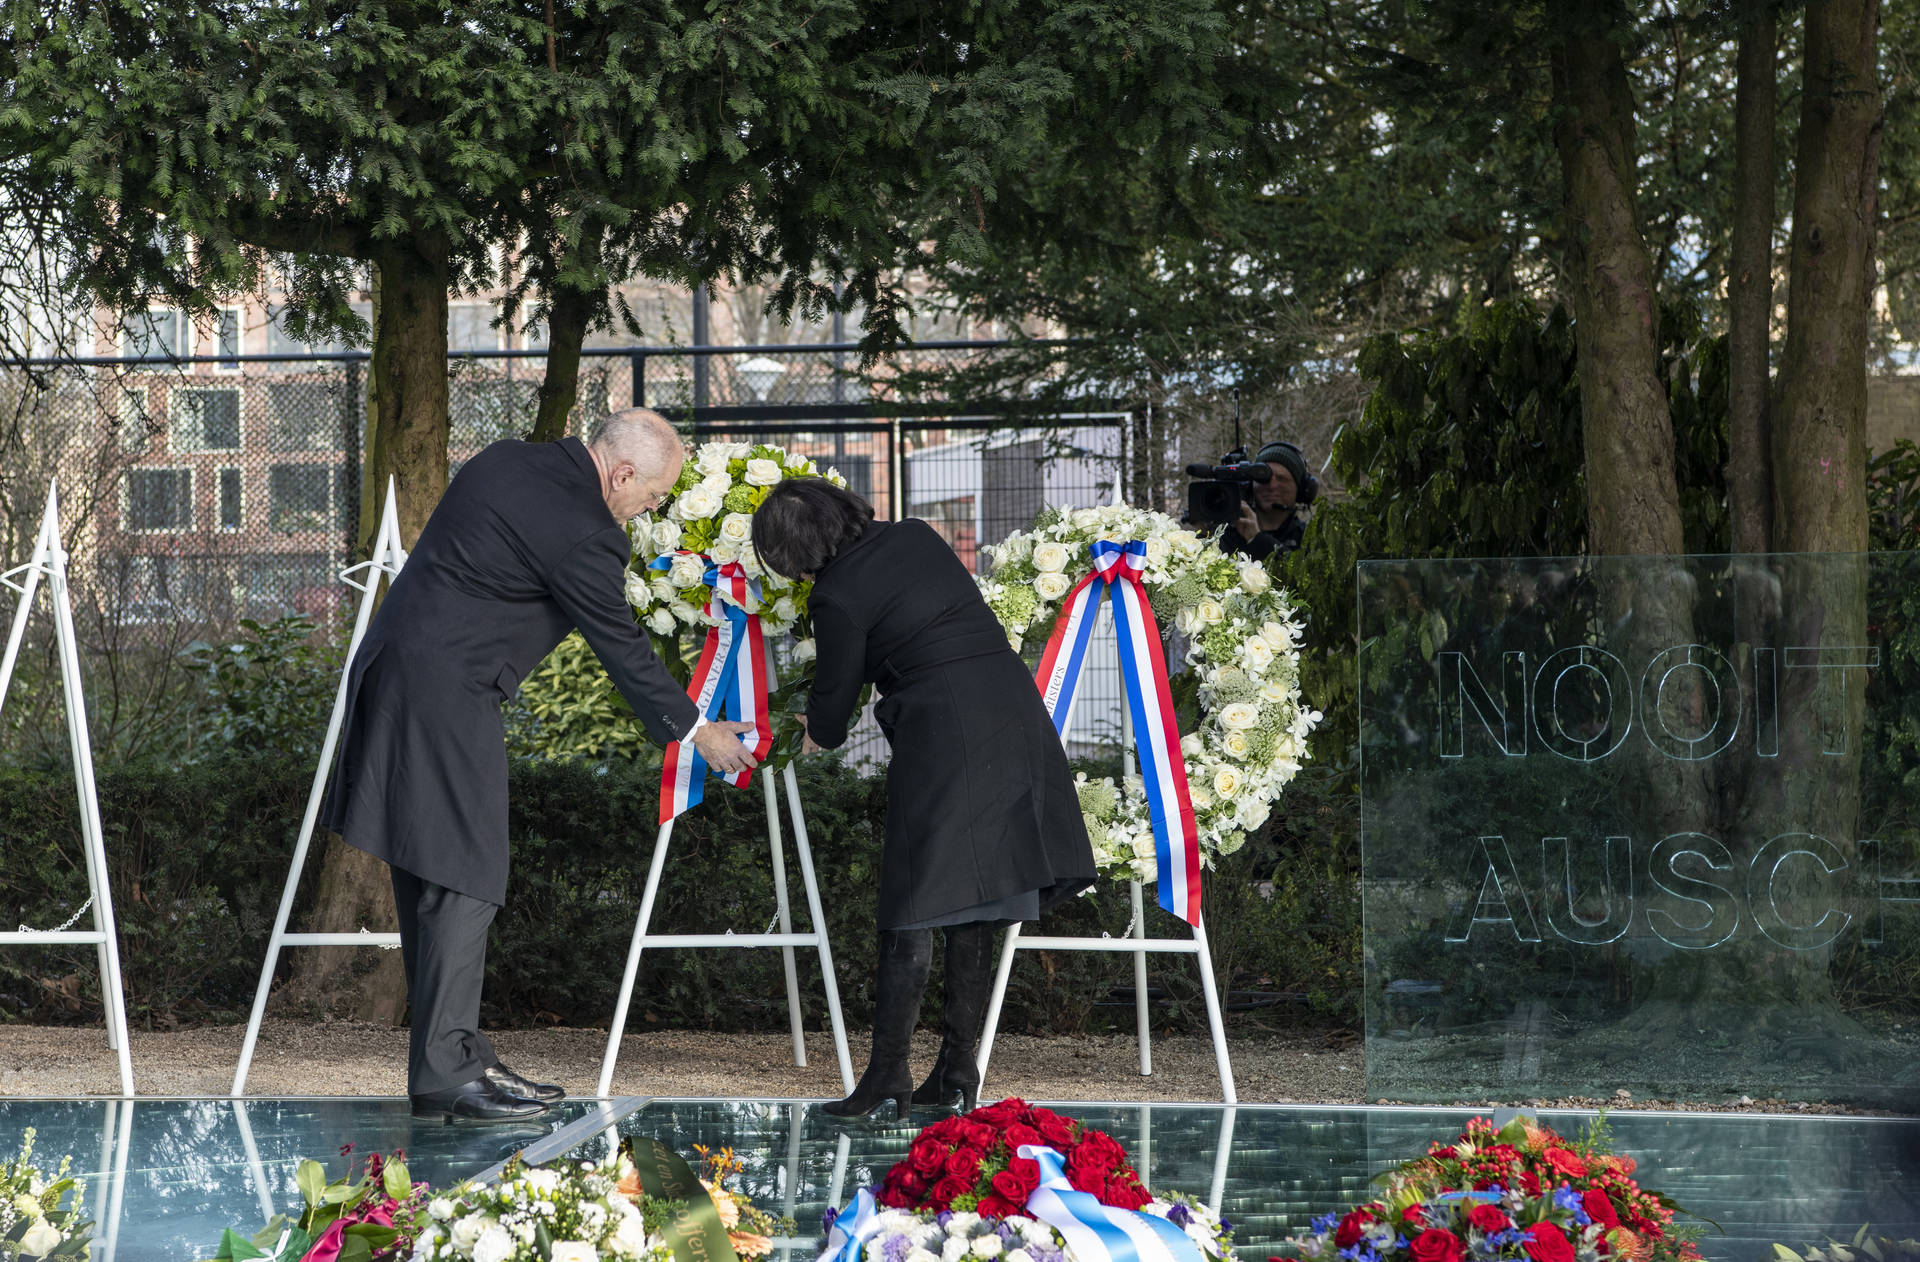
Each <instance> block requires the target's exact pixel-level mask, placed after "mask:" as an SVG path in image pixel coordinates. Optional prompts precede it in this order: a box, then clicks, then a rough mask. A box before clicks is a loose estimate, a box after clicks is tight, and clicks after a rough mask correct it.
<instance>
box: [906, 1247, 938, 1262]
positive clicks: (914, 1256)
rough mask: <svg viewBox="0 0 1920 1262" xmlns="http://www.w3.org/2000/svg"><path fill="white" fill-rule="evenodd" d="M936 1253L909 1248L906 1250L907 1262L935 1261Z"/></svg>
mask: <svg viewBox="0 0 1920 1262" xmlns="http://www.w3.org/2000/svg"><path fill="white" fill-rule="evenodd" d="M939 1256H940V1255H939V1254H937V1253H928V1252H927V1251H926V1250H925V1249H911V1250H909V1251H908V1252H907V1262H936V1260H937V1259H938V1258H939Z"/></svg>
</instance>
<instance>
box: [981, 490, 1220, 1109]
mask: <svg viewBox="0 0 1920 1262" xmlns="http://www.w3.org/2000/svg"><path fill="white" fill-rule="evenodd" d="M1114 502H1115V503H1116V504H1117V503H1119V502H1120V495H1119V490H1118V488H1116V489H1115V491H1114ZM1095 635H1096V638H1099V639H1100V640H1102V642H1112V640H1113V604H1112V602H1111V601H1108V602H1104V603H1102V604H1101V606H1100V623H1099V626H1098V627H1097V628H1096V631H1095ZM1076 700H1077V698H1076ZM1120 714H1121V720H1122V732H1123V737H1122V742H1123V744H1124V745H1125V747H1126V753H1125V762H1124V766H1125V769H1126V770H1127V771H1128V772H1129V773H1131V772H1133V771H1135V770H1136V768H1135V765H1134V752H1133V750H1134V744H1133V718H1132V715H1131V713H1130V712H1129V711H1128V710H1127V708H1126V707H1125V706H1122V707H1121V709H1120ZM1072 727H1073V709H1072V707H1071V706H1069V708H1068V711H1067V721H1066V722H1065V723H1063V724H1061V727H1060V739H1061V740H1062V741H1063V742H1064V741H1065V740H1066V737H1067V733H1068V732H1069V731H1071V730H1072ZM1127 885H1128V894H1129V898H1130V901H1131V903H1132V906H1133V932H1132V934H1131V935H1130V936H1125V937H1119V938H1114V937H1107V936H1104V935H1103V936H1101V937H1098V938H1074V937H1033V936H1023V935H1022V934H1021V932H1020V926H1019V925H1018V924H1015V925H1013V926H1012V927H1011V928H1009V929H1008V930H1007V939H1006V942H1005V944H1004V945H1003V946H1002V947H1001V948H1000V971H999V974H998V975H997V976H996V977H995V978H994V979H993V997H992V999H990V1000H989V1001H988V1003H987V1021H986V1026H985V1028H984V1029H983V1030H982V1031H981V1034H980V1061H979V1064H980V1080H981V1081H982V1082H985V1081H986V1078H987V1060H988V1059H989V1058H990V1057H991V1056H992V1055H993V1036H994V1034H995V1033H996V1032H997V1031H998V1029H999V1028H1000V1007H1001V1005H1002V1004H1003V1003H1004V1002H1005V1001H1006V997H1007V978H1008V977H1009V976H1011V975H1012V973H1013V955H1014V952H1016V951H1022V950H1025V951H1130V952H1132V953H1133V1005H1134V1029H1135V1032H1136V1033H1137V1035H1138V1037H1139V1040H1140V1076H1141V1077H1142V1078H1147V1077H1151V1076H1152V1075H1153V1043H1152V1037H1151V1033H1150V1031H1149V1028H1148V1019H1147V955H1148V954H1149V953H1156V954H1164V955H1191V956H1194V957H1195V958H1196V960H1197V962H1198V965H1199V968H1200V991H1201V994H1202V995H1204V996H1205V998H1206V1004H1207V1027H1208V1029H1209V1030H1210V1031H1211V1032H1212V1034H1213V1060H1214V1064H1215V1066H1216V1067H1217V1068H1218V1069H1219V1072H1220V1099H1221V1101H1222V1102H1223V1103H1226V1104H1238V1103H1239V1102H1240V1097H1239V1094H1238V1093H1237V1092H1235V1091H1234V1089H1233V1065H1232V1063H1231V1061H1229V1059H1228V1057H1227V1029H1226V1024H1225V1022H1224V1021H1223V1020H1222V1019H1221V1016H1220V992H1219V988H1218V987H1217V986H1216V985H1215V983H1214V978H1213V955H1212V954H1211V953H1210V952H1209V951H1208V950H1207V930H1206V921H1205V919H1204V918H1203V919H1202V920H1201V922H1200V923H1199V924H1195V925H1190V926H1189V925H1187V924H1186V922H1185V921H1181V922H1180V923H1181V924H1182V925H1183V926H1185V927H1187V928H1189V929H1191V931H1192V933H1191V936H1189V937H1185V938H1149V937H1148V936H1147V924H1146V914H1145V905H1144V904H1145V900H1144V899H1143V898H1142V897H1141V894H1140V882H1138V881H1129V882H1128V883H1127ZM1155 905H1156V906H1158V904H1155Z"/></svg>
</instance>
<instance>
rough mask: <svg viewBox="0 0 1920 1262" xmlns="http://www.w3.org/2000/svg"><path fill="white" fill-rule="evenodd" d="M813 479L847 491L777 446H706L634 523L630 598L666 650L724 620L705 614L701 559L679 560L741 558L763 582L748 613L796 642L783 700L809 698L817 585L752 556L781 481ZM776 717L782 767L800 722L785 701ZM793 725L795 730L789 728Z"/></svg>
mask: <svg viewBox="0 0 1920 1262" xmlns="http://www.w3.org/2000/svg"><path fill="white" fill-rule="evenodd" d="M809 477H824V478H826V479H827V481H829V482H831V483H833V484H834V485H835V486H845V485H846V484H847V480H846V479H845V478H844V477H842V476H841V475H840V472H839V471H838V470H836V469H827V470H824V471H823V470H821V469H820V468H819V467H818V466H817V465H815V464H814V462H813V461H812V460H810V459H808V458H807V457H805V456H803V455H800V454H799V453H797V452H788V451H786V450H784V449H783V448H780V447H776V446H774V445H772V444H771V443H740V442H722V441H718V440H716V441H714V442H709V443H704V444H702V445H701V446H700V447H699V448H697V449H696V450H695V451H694V452H693V454H692V456H691V457H690V458H689V459H688V460H687V462H686V464H685V465H683V466H682V467H681V470H680V478H679V480H678V481H676V482H675V483H674V484H673V489H672V490H671V491H669V492H668V493H667V497H666V498H665V499H664V500H662V501H661V503H660V506H659V507H658V508H657V509H655V510H654V511H653V512H652V513H647V514H643V515H641V516H639V517H636V518H634V519H633V521H632V522H631V523H629V524H628V528H627V533H628V534H629V535H630V536H631V537H632V539H633V559H632V561H631V562H630V563H629V567H628V570H627V601H628V603H630V604H631V605H632V606H633V608H634V613H635V616H636V617H637V618H639V620H640V622H641V623H642V624H643V625H644V626H645V627H646V629H647V630H648V632H650V633H651V634H652V635H653V636H654V637H655V639H656V640H657V641H659V642H660V644H661V647H663V648H674V649H679V648H683V647H685V646H686V644H687V640H686V637H685V636H684V633H685V632H687V631H692V632H694V633H695V635H696V636H699V637H704V636H705V635H706V631H707V628H708V627H713V626H718V625H719V623H720V621H721V615H720V614H719V613H717V612H715V613H708V612H706V608H707V603H708V596H709V595H710V594H711V592H712V589H711V588H709V587H708V586H706V584H705V582H704V581H703V580H704V577H705V574H706V564H705V562H703V561H701V560H700V557H699V556H698V555H678V554H683V553H685V554H698V553H704V554H705V555H706V556H708V557H711V558H712V559H713V560H714V562H716V563H717V564H721V565H725V564H728V563H730V562H735V561H737V562H739V564H740V568H741V569H742V570H743V571H745V573H746V575H747V577H748V578H750V579H754V580H756V581H757V582H758V583H759V584H760V601H759V603H758V604H757V605H755V606H753V607H751V608H749V609H748V612H749V613H757V614H759V615H760V626H761V630H762V632H763V633H764V634H765V635H766V636H767V638H768V640H769V642H773V641H777V640H778V639H779V637H781V636H785V635H788V634H792V635H794V636H795V637H797V639H796V643H795V644H794V646H793V650H792V652H791V653H789V654H788V655H787V657H788V661H787V664H786V668H785V676H784V677H783V678H782V679H781V680H780V681H779V688H778V690H777V695H778V697H780V698H790V697H792V696H794V695H805V691H806V689H807V688H809V687H811V685H812V680H813V656H814V646H813V640H812V638H811V636H810V633H811V630H812V624H811V622H810V621H809V620H808V618H807V593H808V592H810V591H811V590H812V588H813V585H812V584H811V583H806V582H801V581H799V580H795V579H787V578H782V577H781V576H780V575H778V574H775V573H773V572H772V571H771V570H769V569H767V568H766V566H764V565H762V564H761V563H760V558H759V557H758V556H757V555H756V554H755V553H754V550H753V512H754V510H755V509H757V508H759V507H760V505H761V504H763V503H764V502H766V498H767V496H768V494H770V493H771V492H772V490H773V488H774V487H775V486H776V485H778V484H779V483H780V482H782V481H784V480H785V479H787V478H809ZM658 557H670V558H671V561H670V562H669V568H667V569H665V570H656V569H653V568H652V563H653V561H654V560H655V559H656V558H658ZM697 642H698V641H697V640H696V641H694V643H697ZM663 656H683V655H679V654H673V655H669V654H663ZM773 713H774V721H775V724H774V734H775V741H776V745H775V758H774V761H775V762H776V763H777V762H784V761H785V760H786V758H787V757H789V756H791V751H790V750H789V749H788V746H789V745H794V746H797V745H798V737H799V725H798V723H797V721H793V722H789V720H788V719H787V716H786V711H785V709H784V708H783V706H782V705H781V704H779V702H778V701H776V702H775V703H774V704H773ZM787 728H791V731H790V732H788V731H783V729H787ZM788 737H790V738H791V739H787V738H788Z"/></svg>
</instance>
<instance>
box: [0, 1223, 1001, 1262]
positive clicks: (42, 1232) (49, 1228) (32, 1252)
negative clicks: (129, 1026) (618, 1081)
mask: <svg viewBox="0 0 1920 1262" xmlns="http://www.w3.org/2000/svg"><path fill="white" fill-rule="evenodd" d="M65 1239H66V1237H64V1236H62V1235H61V1234H60V1229H59V1228H58V1227H56V1226H54V1225H53V1224H52V1223H50V1222H48V1221H47V1220H46V1219H44V1218H36V1219H35V1220H34V1222H33V1226H31V1227H29V1228H27V1234H26V1235H24V1236H22V1237H20V1253H21V1255H22V1256H24V1257H30V1258H38V1257H44V1256H46V1255H47V1254H49V1253H52V1252H53V1251H54V1249H55V1248H56V1247H58V1246H59V1244H60V1243H61V1242H62V1241H63V1240H65ZM994 1243H996V1244H998V1243H999V1241H998V1240H996V1241H995V1242H994Z"/></svg>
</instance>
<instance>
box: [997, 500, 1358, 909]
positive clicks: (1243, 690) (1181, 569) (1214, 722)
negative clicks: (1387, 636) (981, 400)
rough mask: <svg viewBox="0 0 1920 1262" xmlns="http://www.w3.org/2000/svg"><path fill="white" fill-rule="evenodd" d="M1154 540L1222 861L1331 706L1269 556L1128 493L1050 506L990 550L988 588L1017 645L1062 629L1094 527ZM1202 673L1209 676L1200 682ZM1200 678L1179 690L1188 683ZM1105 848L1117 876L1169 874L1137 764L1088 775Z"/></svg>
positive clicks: (1151, 560) (1085, 804)
mask: <svg viewBox="0 0 1920 1262" xmlns="http://www.w3.org/2000/svg"><path fill="white" fill-rule="evenodd" d="M1101 539H1106V540H1112V541H1115V542H1120V543H1125V542H1128V541H1134V540H1138V541H1140V542H1143V543H1145V544H1146V550H1147V556H1146V561H1147V565H1146V570H1145V572H1144V574H1143V576H1142V577H1143V579H1144V582H1145V584H1146V590H1147V597H1148V599H1149V600H1150V601H1151V602H1152V605H1153V611H1154V615H1155V617H1156V618H1157V620H1158V621H1159V623H1160V626H1161V630H1162V633H1163V634H1164V633H1165V631H1166V630H1167V628H1168V626H1169V624H1171V625H1172V626H1173V627H1175V628H1177V629H1178V630H1179V631H1180V633H1181V635H1182V637H1183V638H1184V639H1185V641H1186V652H1185V654H1184V662H1183V663H1182V662H1176V661H1174V660H1173V659H1172V658H1171V657H1170V658H1169V660H1168V662H1167V670H1168V673H1169V674H1170V675H1179V674H1181V673H1182V666H1183V665H1184V668H1185V671H1186V672H1190V674H1189V676H1188V678H1189V688H1190V689H1191V691H1192V692H1193V695H1194V696H1195V698H1196V699H1197V701H1198V703H1199V708H1200V718H1199V720H1198V722H1197V724H1196V725H1195V726H1194V727H1193V728H1192V730H1183V731H1182V733H1181V737H1180V751H1181V753H1182V755H1183V756H1184V757H1185V759H1186V764H1187V778H1188V783H1189V786H1190V790H1191V793H1192V796H1193V813H1194V819H1195V822H1196V823H1197V824H1198V825H1199V832H1200V858H1201V862H1202V863H1203V864H1204V865H1206V866H1208V867H1211V866H1213V859H1214V856H1216V855H1228V854H1232V853H1233V852H1234V851H1236V850H1238V849H1239V848H1240V847H1241V846H1242V845H1244V844H1245V842H1246V835H1247V833H1248V832H1249V831H1250V830H1252V829H1255V828H1258V827H1260V825H1261V824H1263V823H1265V822H1266V819H1267V815H1268V813H1269V812H1270V811H1271V810H1272V808H1273V800H1274V799H1275V798H1277V797H1279V796H1280V790H1281V789H1282V788H1283V787H1284V786H1285V785H1286V783H1287V782H1288V781H1289V780H1291V779H1293V777H1294V776H1295V775H1296V774H1297V773H1298V772H1299V770H1300V764H1301V760H1303V759H1304V758H1306V756H1307V752H1306V749H1307V746H1306V741H1307V734H1308V733H1309V732H1311V731H1312V730H1313V727H1314V724H1316V723H1318V722H1319V721H1320V717H1321V716H1320V712H1319V711H1317V710H1312V709H1309V708H1308V707H1307V706H1306V705H1305V704H1304V703H1303V702H1302V701H1301V699H1300V649H1299V645H1300V631H1301V627H1300V623H1299V622H1298V620H1297V617H1298V616H1297V614H1296V612H1295V610H1294V608H1293V604H1292V602H1291V600H1289V598H1288V596H1287V593H1286V592H1285V591H1283V590H1282V589H1280V588H1278V587H1275V586H1274V585H1273V581H1272V579H1271V578H1270V577H1269V576H1268V573H1267V570H1266V567H1265V566H1263V565H1261V564H1260V563H1259V562H1257V561H1248V560H1241V559H1236V558H1235V557H1233V556H1230V555H1228V554H1226V553H1223V552H1221V551H1220V550H1219V547H1218V546H1217V544H1216V541H1215V537H1214V536H1204V537H1203V536H1201V535H1199V534H1197V533H1195V532H1194V531H1192V530H1188V529H1186V528H1185V527H1183V526H1181V525H1180V523H1179V522H1177V521H1175V520H1174V519H1173V518H1171V517H1168V516H1167V515H1165V514H1164V513H1155V512H1148V511H1145V510H1142V509H1137V508H1129V507H1127V506H1126V505H1123V504H1117V505H1114V506H1112V507H1109V508H1082V509H1075V510H1073V511H1070V512H1059V511H1056V510H1048V511H1047V512H1046V513H1044V514H1042V515H1041V517H1040V518H1039V520H1038V521H1036V522H1035V523H1034V525H1033V528H1032V529H1031V530H1028V531H1023V532H1017V533H1015V534H1011V535H1008V536H1007V538H1006V539H1005V540H1003V541H1002V542H1001V543H999V544H997V545H994V546H992V547H990V548H989V549H988V552H989V553H990V554H991V556H992V558H993V568H992V570H991V571H990V573H989V574H988V575H987V576H985V577H982V578H981V579H980V580H979V582H980V589H981V593H982V595H984V596H985V597H986V600H987V604H988V606H989V607H991V608H992V610H993V612H994V615H995V616H996V617H998V618H999V619H1000V625H1001V626H1003V627H1005V628H1006V630H1007V637H1008V638H1009V639H1010V640H1011V641H1012V642H1013V645H1014V647H1015V648H1020V647H1021V646H1022V645H1023V644H1025V643H1027V641H1028V638H1029V637H1030V636H1034V635H1035V634H1036V633H1037V635H1038V637H1039V641H1041V642H1044V640H1045V638H1046V637H1047V636H1049V635H1051V634H1052V631H1053V623H1054V619H1055V618H1056V617H1057V615H1058V612H1059V602H1060V599H1061V598H1062V597H1063V596H1065V595H1066V594H1067V592H1068V591H1069V590H1071V589H1072V588H1073V586H1074V585H1075V584H1077V583H1078V582H1079V581H1080V580H1081V579H1082V578H1084V577H1085V576H1086V575H1087V574H1088V573H1089V572H1090V571H1091V570H1092V568H1093V558H1092V553H1091V552H1090V551H1089V547H1090V545H1091V544H1092V543H1094V541H1096V540H1101ZM1196 685H1197V686H1196ZM1185 691H1188V688H1182V689H1177V692H1176V697H1177V696H1178V694H1179V692H1185ZM1076 788H1077V789H1078V790H1079V795H1080V809H1081V812H1082V814H1084V815H1085V817H1086V821H1087V833H1088V835H1089V837H1091V839H1092V841H1093V855H1094V860H1095V862H1096V863H1097V864H1098V866H1099V869H1100V871H1101V873H1102V874H1103V875H1105V876H1108V877H1110V878H1119V879H1131V880H1137V881H1141V882H1143V883H1145V882H1151V881H1153V880H1154V878H1155V877H1156V876H1157V875H1158V872H1157V871H1156V864H1155V860H1154V846H1153V825H1152V822H1151V820H1150V819H1149V818H1148V814H1147V797H1146V789H1145V786H1144V785H1143V784H1142V782H1141V780H1140V778H1139V777H1138V776H1137V775H1129V776H1126V777H1125V778H1124V780H1123V781H1122V782H1121V783H1119V784H1116V783H1115V782H1114V781H1113V780H1111V779H1107V778H1102V779H1098V780H1089V779H1088V778H1087V777H1086V775H1085V774H1084V773H1083V774H1081V775H1080V776H1078V777H1077V779H1076Z"/></svg>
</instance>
